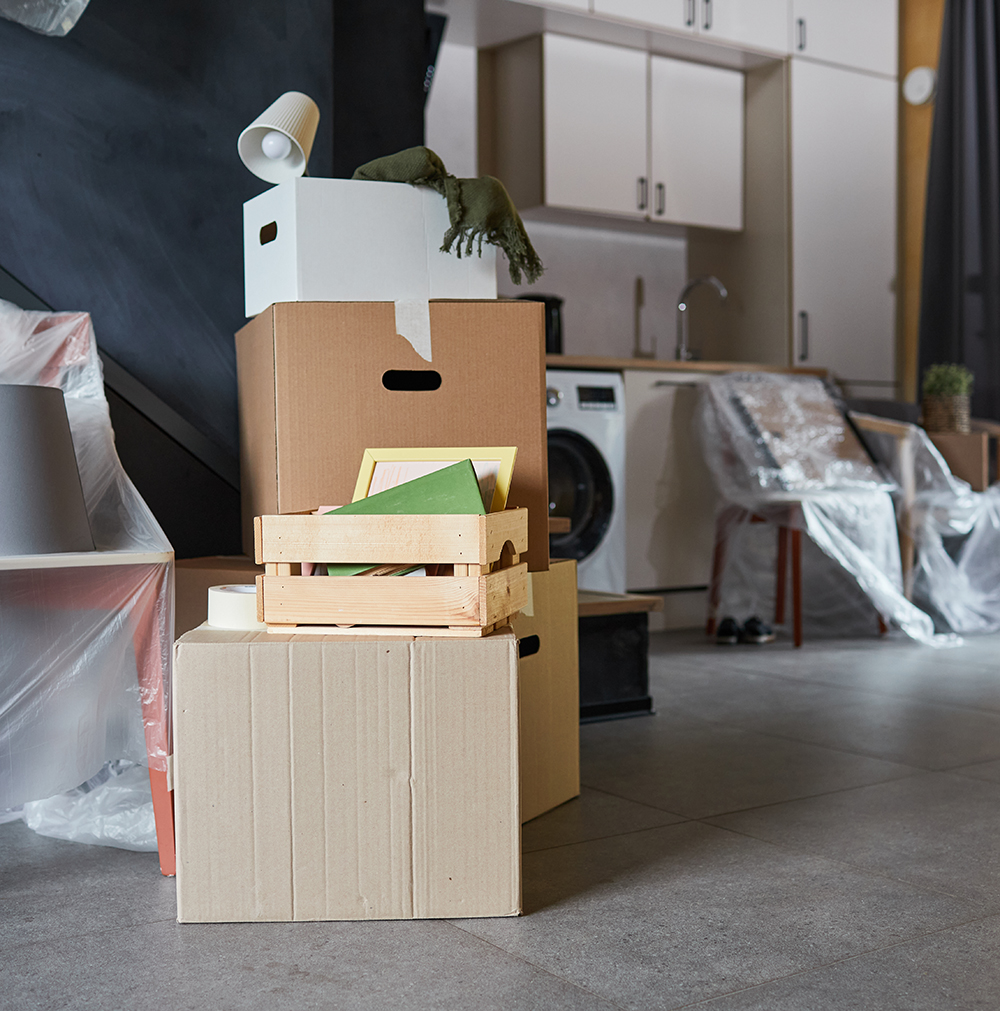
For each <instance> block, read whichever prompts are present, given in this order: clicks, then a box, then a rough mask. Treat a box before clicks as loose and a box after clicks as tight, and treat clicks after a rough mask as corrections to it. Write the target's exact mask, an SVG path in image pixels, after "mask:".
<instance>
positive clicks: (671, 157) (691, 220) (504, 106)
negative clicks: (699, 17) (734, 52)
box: [479, 35, 743, 229]
mask: <svg viewBox="0 0 1000 1011" xmlns="http://www.w3.org/2000/svg"><path fill="white" fill-rule="evenodd" d="M742 82H743V77H742V74H741V73H739V72H738V71H732V70H723V69H720V68H717V67H708V66H702V65H697V64H692V63H684V62H681V61H677V60H671V59H667V58H665V57H659V56H654V57H652V58H651V57H650V56H649V55H648V54H647V53H645V52H642V51H641V50H638V49H628V48H624V47H620V46H612V45H606V44H604V43H598V42H590V41H585V40H582V39H575V38H567V37H564V36H559V35H544V36H541V37H534V38H530V39H523V40H520V41H518V42H514V43H511V44H509V45H505V46H501V47H499V48H497V49H494V50H489V51H486V52H484V53H483V54H481V60H480V117H479V122H480V170H481V171H483V172H489V173H490V174H492V175H495V176H497V177H498V178H499V179H501V180H502V181H503V182H504V184H505V186H506V187H507V189H508V191H509V192H510V195H511V198H512V199H513V201H514V203H515V204H516V205H517V207H518V208H519V209H521V210H522V211H527V210H531V209H533V208H541V207H545V208H558V209H560V210H561V211H562V210H566V211H587V212H594V213H599V214H604V215H614V216H616V217H619V218H632V219H642V218H648V219H650V220H654V221H658V222H670V223H674V224H685V225H703V226H705V227H710V228H728V229H739V228H740V227H741V223H742V192H743V83H742Z"/></svg>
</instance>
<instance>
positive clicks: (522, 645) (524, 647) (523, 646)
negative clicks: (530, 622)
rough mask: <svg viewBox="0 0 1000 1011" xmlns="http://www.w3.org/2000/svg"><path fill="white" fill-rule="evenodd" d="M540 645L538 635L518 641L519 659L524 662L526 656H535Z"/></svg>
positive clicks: (527, 636) (528, 636)
mask: <svg viewBox="0 0 1000 1011" xmlns="http://www.w3.org/2000/svg"><path fill="white" fill-rule="evenodd" d="M539 645H540V643H539V641H538V636H537V635H526V636H525V637H524V638H523V639H519V640H518V643H517V655H518V657H519V658H520V659H521V660H523V659H524V658H525V657H526V656H534V655H535V654H536V653H537V652H538V648H539Z"/></svg>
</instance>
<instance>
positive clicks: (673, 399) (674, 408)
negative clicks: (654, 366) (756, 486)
mask: <svg viewBox="0 0 1000 1011" xmlns="http://www.w3.org/2000/svg"><path fill="white" fill-rule="evenodd" d="M707 379H708V375H707V374H703V373H692V372H678V373H671V372H658V371H646V370H642V371H640V370H635V369H629V370H626V371H625V419H626V425H627V432H626V437H625V446H626V454H625V500H626V503H627V505H626V510H627V512H626V521H627V522H626V568H625V573H626V575H625V582H626V586H627V587H628V588H629V589H630V590H636V591H642V590H674V591H681V590H685V589H687V590H690V591H692V592H698V591H703V590H704V588H705V586H706V585H707V583H708V579H709V574H710V571H711V564H712V548H713V545H714V540H715V509H716V505H717V502H718V495H717V493H716V491H715V486H714V484H713V483H712V477H711V474H710V473H709V470H708V467H707V465H706V464H705V460H704V454H703V452H702V448H701V443H700V440H699V438H698V434H697V431H696V412H697V407H698V398H699V387H700V385H701V384H702V383H703V382H704V381H705V380H707Z"/></svg>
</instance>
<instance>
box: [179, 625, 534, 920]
mask: <svg viewBox="0 0 1000 1011" xmlns="http://www.w3.org/2000/svg"><path fill="white" fill-rule="evenodd" d="M173 703H174V713H173V717H174V803H175V808H176V825H177V918H178V920H180V921H182V922H192V921H202V922H217V921H245V920H346V919H403V918H416V917H464V916H512V915H515V914H517V913H518V912H519V911H520V908H521V837H520V822H521V819H520V812H519V798H518V708H517V643H516V640H515V638H514V636H513V634H512V633H511V632H510V631H509V630H507V631H503V632H498V633H496V634H494V635H492V636H490V637H488V638H486V639H478V640H461V639H453V640H442V639H406V638H402V637H400V638H398V639H394V640H378V641H371V640H366V641H360V640H347V639H331V638H325V637H322V636H309V635H295V636H288V635H274V634H269V633H266V632H264V633H260V632H221V631H216V630H209V629H196V630H195V631H193V632H188V633H187V635H185V636H184V637H183V638H181V639H180V640H179V641H178V642H177V644H176V647H175V666H174V696H173Z"/></svg>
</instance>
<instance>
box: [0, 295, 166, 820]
mask: <svg viewBox="0 0 1000 1011" xmlns="http://www.w3.org/2000/svg"><path fill="white" fill-rule="evenodd" d="M0 383H14V384H35V385H40V386H54V387H57V388H59V389H61V390H62V391H63V393H64V395H65V398H66V411H67V414H68V416H69V422H70V429H71V431H72V434H73V443H74V448H75V451H76V457H77V464H78V467H79V470H80V479H81V483H82V486H83V492H84V498H85V500H86V505H87V515H88V518H89V521H90V525H91V530H92V532H93V536H94V541H95V544H96V545H97V550H96V551H94V552H82V553H80V554H77V555H72V556H45V555H39V556H37V561H36V559H29V560H12V559H10V558H0V811H4V810H6V809H11V808H17V807H19V806H20V805H23V804H26V803H29V802H33V801H38V800H41V799H44V798H48V797H52V796H53V795H54V794H58V793H62V792H64V791H66V790H70V789H72V788H75V787H78V786H79V784H81V783H86V782H87V781H88V780H90V779H91V778H92V777H93V776H95V775H97V774H98V773H99V772H100V770H101V769H102V768H104V767H105V766H106V765H107V763H109V762H114V761H116V760H126V761H129V762H134V763H143V764H147V763H148V765H149V766H150V767H151V768H153V769H157V770H159V771H161V772H164V771H166V768H167V753H168V736H167V735H168V726H167V713H168V712H169V708H168V706H169V671H170V666H169V665H170V649H171V643H172V641H173V606H172V598H173V556H172V551H171V547H170V544H169V542H168V541H167V539H166V537H165V536H164V534H163V531H162V530H161V529H160V527H159V525H158V524H157V522H156V520H155V519H154V518H153V515H152V513H150V511H149V509H148V508H147V507H146V505H145V503H144V502H143V501H142V499H141V497H140V496H139V494H138V492H137V491H136V490H135V488H134V486H133V485H132V483H131V482H130V481H129V479H128V477H127V476H126V474H125V472H124V470H123V469H122V467H121V464H120V462H119V460H118V457H117V454H116V453H115V448H114V434H113V432H112V429H111V420H110V416H109V414H108V405H107V401H106V399H105V396H104V385H103V379H102V375H101V365H100V359H99V358H98V355H97V345H96V343H95V340H94V331H93V327H92V326H91V322H90V317H89V315H87V314H86V313H43V312H27V311H24V310H21V309H19V308H17V307H16V306H13V305H11V304H10V303H7V302H2V301H0Z"/></svg>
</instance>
